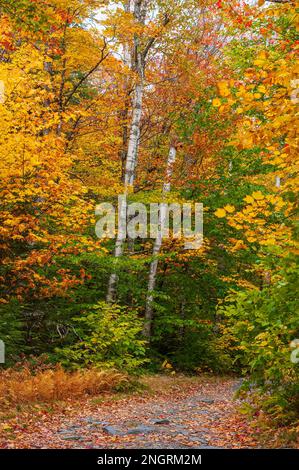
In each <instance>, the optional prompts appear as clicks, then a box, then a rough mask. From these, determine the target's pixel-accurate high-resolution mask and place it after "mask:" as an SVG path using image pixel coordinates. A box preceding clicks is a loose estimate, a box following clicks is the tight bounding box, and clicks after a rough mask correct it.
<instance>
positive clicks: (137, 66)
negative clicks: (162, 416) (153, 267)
mask: <svg viewBox="0 0 299 470" xmlns="http://www.w3.org/2000/svg"><path fill="white" fill-rule="evenodd" d="M147 6H148V0H129V1H128V3H127V5H126V11H128V12H131V13H132V14H133V15H134V17H135V19H136V20H137V21H139V22H140V23H141V24H144V22H145V18H146V13H147ZM129 55H130V57H129ZM124 62H125V64H126V65H129V64H130V68H131V69H132V70H133V71H134V72H135V73H136V76H137V79H136V85H135V89H134V93H133V100H132V117H131V124H130V132H129V139H128V150H127V156H126V167H125V175H124V183H125V195H126V196H127V195H128V193H129V192H130V191H132V189H133V187H134V182H135V175H136V166H137V157H138V149H139V142H140V128H141V118H142V104H143V94H144V72H145V57H144V55H143V52H142V51H141V48H140V44H139V38H138V37H137V36H136V37H135V38H134V50H133V51H132V52H131V54H130V51H129V46H128V45H125V46H124ZM121 212H122V214H123V215H124V213H123V211H121ZM124 242H125V237H124V234H123V233H122V231H121V230H118V235H117V240H116V245H115V254H114V257H115V260H116V261H117V259H119V258H120V257H121V256H122V255H123V252H124ZM117 284H118V275H117V273H116V272H114V273H112V274H111V276H110V279H109V284H108V293H107V302H109V303H113V302H115V301H116V297H117Z"/></svg>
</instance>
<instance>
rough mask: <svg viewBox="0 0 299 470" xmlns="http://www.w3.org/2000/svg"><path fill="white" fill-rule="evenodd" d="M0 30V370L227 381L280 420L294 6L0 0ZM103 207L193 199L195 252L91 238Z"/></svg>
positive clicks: (294, 407)
mask: <svg viewBox="0 0 299 470" xmlns="http://www.w3.org/2000/svg"><path fill="white" fill-rule="evenodd" d="M0 26H1V32H0V80H1V83H2V85H3V86H2V91H1V93H2V94H1V103H0V149H1V158H0V168H1V184H0V191H1V211H0V219H1V224H0V250H1V267H0V281H1V298H0V339H1V340H3V341H4V343H5V346H6V365H5V366H6V367H15V365H16V364H20V362H21V363H22V361H29V362H30V361H31V362H32V363H34V361H37V362H40V361H41V362H43V361H45V362H47V363H50V364H53V367H54V365H55V364H62V365H63V367H65V368H66V369H70V370H76V369H80V368H91V367H98V368H101V369H119V370H122V371H127V372H128V373H130V374H138V373H141V372H145V371H147V372H148V371H150V372H157V371H161V370H162V369H164V370H165V371H166V372H167V373H169V374H175V373H176V372H178V371H183V372H185V373H193V374H194V373H197V374H198V373H201V372H212V373H217V374H238V375H239V376H240V375H242V376H244V377H246V378H248V380H247V382H245V385H244V389H245V390H246V387H247V388H248V389H252V387H255V389H256V391H257V397H259V396H262V397H263V399H262V405H261V404H260V402H259V406H263V407H264V409H265V410H266V411H267V412H268V413H270V414H271V416H272V418H273V419H274V420H276V421H277V422H278V423H281V422H287V423H288V422H294V421H295V420H296V419H297V418H298V406H299V393H298V392H299V385H298V361H297V355H296V352H298V343H297V342H296V338H299V324H298V323H299V322H298V307H299V306H298V298H297V293H296V290H297V287H298V277H297V273H298V271H297V259H298V258H297V255H298V243H297V240H298V225H297V222H296V207H297V201H298V198H297V196H298V189H297V185H298V157H297V155H298V131H297V129H298V102H299V92H298V90H299V68H298V62H297V54H298V48H299V37H298V32H299V31H298V27H299V4H298V1H273V2H264V1H259V2H242V1H230V2H224V1H214V0H167V1H164V0H150V1H146V0H135V1H133V0H131V1H130V0H123V1H120V2H112V1H108V0H107V1H105V0H103V1H100V0H41V1H38V2H37V1H34V0H18V1H15V0H2V1H1V2H0ZM120 194H127V197H128V200H129V201H131V202H143V203H146V204H148V205H149V204H150V203H155V202H159V201H161V200H162V199H163V200H164V199H165V198H167V199H168V200H171V201H172V202H179V203H183V202H192V203H195V202H200V203H202V204H203V205H204V243H203V245H202V247H201V248H199V249H196V250H189V251H188V250H185V248H184V243H183V241H182V240H175V239H172V238H170V239H167V240H163V241H162V240H160V239H159V237H157V239H156V240H152V239H146V240H142V239H138V240H121V239H120V237H119V236H118V237H116V239H115V240H113V239H110V240H101V239H98V238H97V236H96V234H95V226H96V223H97V220H98V218H97V216H96V215H95V208H96V206H97V205H98V204H100V203H102V202H109V203H112V204H114V205H116V204H117V197H118V195H120ZM41 358H42V359H41ZM3 367H4V366H3ZM257 400H259V398H257Z"/></svg>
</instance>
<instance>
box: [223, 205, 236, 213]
mask: <svg viewBox="0 0 299 470" xmlns="http://www.w3.org/2000/svg"><path fill="white" fill-rule="evenodd" d="M224 210H226V212H228V213H229V214H233V213H234V212H235V210H236V208H235V206H231V205H230V204H228V205H227V206H225V207H224Z"/></svg>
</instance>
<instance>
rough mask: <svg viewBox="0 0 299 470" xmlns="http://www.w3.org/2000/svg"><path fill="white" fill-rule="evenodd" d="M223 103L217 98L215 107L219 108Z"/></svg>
mask: <svg viewBox="0 0 299 470" xmlns="http://www.w3.org/2000/svg"><path fill="white" fill-rule="evenodd" d="M221 104H222V103H221V101H220V99H219V98H215V99H213V106H215V108H219V107H220V106H221Z"/></svg>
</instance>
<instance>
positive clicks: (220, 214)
mask: <svg viewBox="0 0 299 470" xmlns="http://www.w3.org/2000/svg"><path fill="white" fill-rule="evenodd" d="M215 215H216V217H218V219H223V218H224V217H226V210H225V209H217V210H216V212H215Z"/></svg>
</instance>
